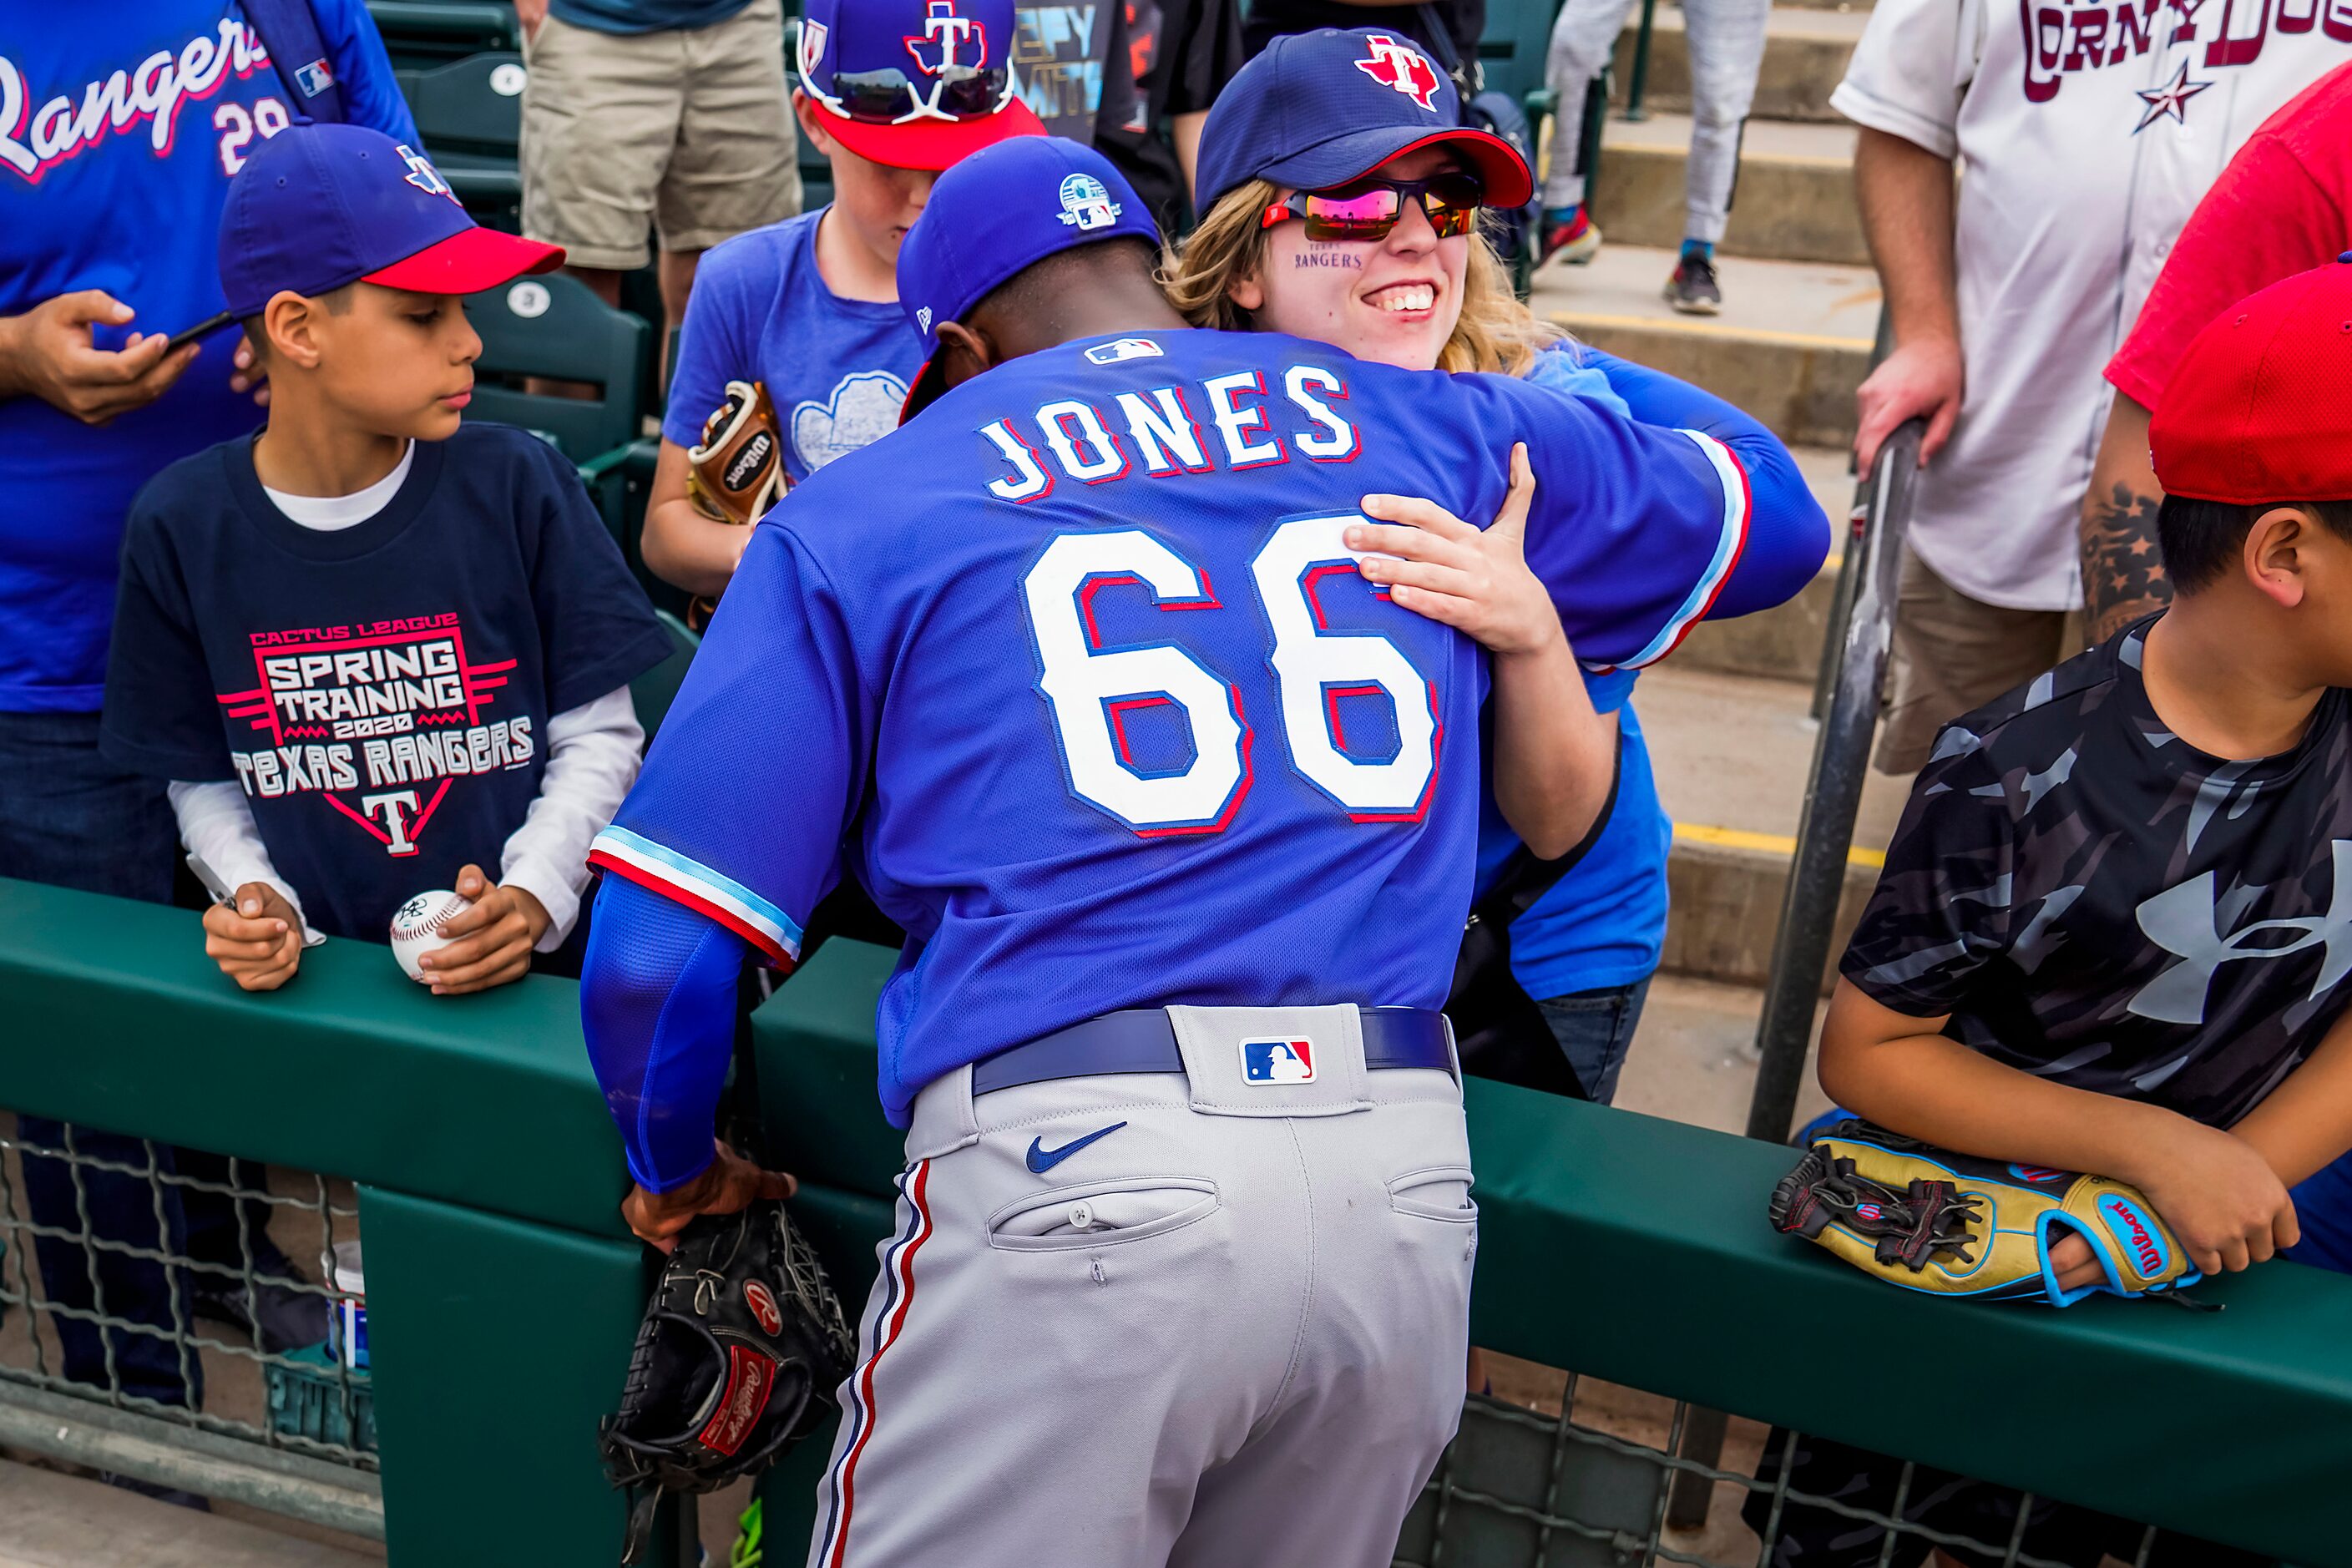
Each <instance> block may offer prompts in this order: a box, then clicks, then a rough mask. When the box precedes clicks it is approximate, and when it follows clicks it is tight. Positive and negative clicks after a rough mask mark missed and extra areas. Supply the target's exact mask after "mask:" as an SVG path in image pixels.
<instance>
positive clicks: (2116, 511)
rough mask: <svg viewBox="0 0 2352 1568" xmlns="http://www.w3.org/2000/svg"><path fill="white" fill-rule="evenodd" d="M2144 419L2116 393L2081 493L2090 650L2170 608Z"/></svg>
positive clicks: (2158, 494) (2143, 412)
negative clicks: (2157, 529)
mask: <svg viewBox="0 0 2352 1568" xmlns="http://www.w3.org/2000/svg"><path fill="white" fill-rule="evenodd" d="M2147 421H2148V411H2147V409H2146V408H2145V407H2143V406H2142V405H2139V404H2138V403H2136V402H2134V401H2133V400H2132V399H2131V398H2130V397H2129V396H2127V395H2125V394H2123V393H2120V392H2118V393H2116V405H2115V408H2114V409H2113V411H2112V412H2110V413H2109V414H2108V415H2107V433H2106V435H2105V437H2102V438H2101V440H2100V442H2099V455H2098V458H2096V459H2095V461H2094V462H2093V463H2092V465H2091V486H2090V489H2088V490H2086V491H2084V496H2083V621H2084V627H2083V630H2084V636H2085V637H2088V638H2089V639H2090V640H2091V642H2092V644H2093V645H2094V646H2095V645H2097V644H2099V643H2102V642H2105V640H2106V639H2107V638H2108V637H2113V636H2114V635H2115V634H2116V633H2117V632H2119V631H2121V630H2123V628H2124V627H2126V626H2129V625H2130V624H2131V623H2132V622H2134V621H2136V620H2137V619H2139V618H2140V617H2141V616H2145V615H2147V614H2148V613H2150V612H2151V611H2155V610H2160V609H2162V608H2164V607H2165V606H2166V605H2169V604H2170V603H2172V583H2171V581H2170V579H2168V578H2167V577H2166V576H2165V574H2164V556H2163V554H2162V552H2160V551H2159V550H2158V548H2157V542H2156V509H2157V507H2158V503H2160V502H2161V501H2162V500H2164V491H2163V489H2161V488H2160V487H2159V486H2158V484H2157V482H2156V468H2155V465H2154V464H2152V463H2151V462H2150V461H2149V460H2148V456H2147Z"/></svg>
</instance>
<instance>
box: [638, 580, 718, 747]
mask: <svg viewBox="0 0 2352 1568" xmlns="http://www.w3.org/2000/svg"><path fill="white" fill-rule="evenodd" d="M654 614H655V615H656V616H658V617H660V620H661V624H662V630H664V631H666V632H667V633H669V648H670V652H669V657H668V658H666V659H664V660H662V661H661V662H660V663H659V664H657V665H656V666H654V667H653V668H651V669H649V670H647V671H646V672H645V673H644V674H643V675H640V676H639V677H637V678H636V679H635V680H632V681H631V682H629V700H630V701H631V702H633V703H635V705H636V710H637V722H638V723H640V724H643V725H644V726H645V727H646V740H647V741H648V742H650V741H651V740H652V739H653V738H654V734H655V732H656V731H658V730H660V728H661V721H662V717H663V715H665V714H667V712H668V711H669V705H670V703H671V702H672V701H674V700H676V699H677V689H678V687H679V686H680V685H681V684H683V683H684V681H685V679H686V670H687V667H688V665H690V664H692V663H693V662H694V650H695V649H696V648H698V647H701V646H702V639H701V638H700V637H697V636H695V635H694V633H692V632H690V631H688V629H687V626H686V623H685V622H684V621H681V620H679V619H678V618H677V616H673V615H671V614H670V613H669V612H668V611H667V610H656V611H655V612H654Z"/></svg>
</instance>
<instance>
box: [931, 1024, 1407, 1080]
mask: <svg viewBox="0 0 2352 1568" xmlns="http://www.w3.org/2000/svg"><path fill="white" fill-rule="evenodd" d="M1358 1011H1359V1012H1360V1014H1361V1015H1362V1016H1363V1028H1364V1065H1365V1066H1366V1067H1368V1068H1371V1069H1372V1070H1374V1071H1375V1072H1378V1071H1380V1070H1381V1069H1383V1068H1429V1069H1431V1070H1433V1071H1436V1072H1444V1073H1450V1072H1452V1071H1453V1070H1454V1053H1453V1051H1452V1049H1451V1048H1450V1047H1449V1046H1448V1044H1447V1041H1446V1033H1445V1015H1444V1014H1443V1013H1440V1012H1438V1011H1436V1010H1435V1009H1434V1008H1430V1007H1363V1008H1360V1009H1358ZM1183 1070H1184V1056H1183V1053H1182V1052H1181V1051H1180V1050H1178V1049H1177V1048H1176V1026H1174V1025H1173V1024H1171V1023H1170V1022H1169V1021H1168V1015H1167V1013H1166V1012H1165V1011H1164V1010H1163V1009H1161V1008H1158V1007H1137V1008H1131V1009H1129V1010H1128V1011H1125V1012H1120V1013H1105V1014H1104V1015H1103V1016H1101V1017H1099V1018H1089V1019H1087V1021H1086V1022H1085V1023H1083V1024H1073V1025H1071V1026H1069V1027H1068V1028H1066V1029H1058V1030H1056V1031H1055V1032H1054V1033H1053V1034H1050V1035H1047V1036H1045V1037H1043V1038H1041V1039H1035V1040H1032V1041H1030V1042H1029V1043H1028V1044H1027V1045H1025V1046H1014V1047H1012V1048H1010V1049H1009V1050H1002V1051H999V1052H997V1053H996V1054H995V1055H994V1056H992V1057H990V1058H987V1059H986V1060H984V1061H980V1062H975V1063H974V1064H972V1069H971V1091H972V1093H974V1094H990V1093H993V1092H994V1091H995V1090H997V1089H1018V1088H1020V1087H1021V1086H1022V1085H1023V1084H1027V1083H1045V1082H1049V1081H1051V1080H1052V1079H1057V1078H1091V1077H1093V1076H1095V1075H1096V1074H1097V1073H1108V1072H1182V1071H1183Z"/></svg>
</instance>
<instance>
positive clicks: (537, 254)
mask: <svg viewBox="0 0 2352 1568" xmlns="http://www.w3.org/2000/svg"><path fill="white" fill-rule="evenodd" d="M562 265H563V247H562V246H560V245H542V244H541V243H540V242H539V241H538V240H535V239H525V238H523V237H521V236H520V235H514V234H503V233H500V232H499V230H497V229H495V228H468V229H461V230H459V231H458V232H457V233H456V234H453V235H451V236H450V237H448V238H446V239H445V240H442V241H440V242H439V243H437V244H435V245H428V246H426V247H425V248H424V249H422V250H420V251H418V252H417V253H416V254H415V255H414V256H411V257H407V258H404V259H402V260H399V261H395V262H394V263H393V264H392V265H391V266H389V267H382V268H377V269H376V270H375V271H373V272H370V273H368V274H366V275H365V276H363V277H362V279H360V281H361V282H362V283H381V284H382V285H383V286H384V287H385V288H387V289H409V290H410V291H412V292H414V293H418V294H478V293H480V292H481V291H482V290H483V289H495V288H497V287H498V286H499V284H501V283H510V282H512V281H513V280H514V279H518V278H520V277H521V276H522V275H523V274H524V273H526V272H552V271H554V270H555V269H556V268H559V267H561V266H562Z"/></svg>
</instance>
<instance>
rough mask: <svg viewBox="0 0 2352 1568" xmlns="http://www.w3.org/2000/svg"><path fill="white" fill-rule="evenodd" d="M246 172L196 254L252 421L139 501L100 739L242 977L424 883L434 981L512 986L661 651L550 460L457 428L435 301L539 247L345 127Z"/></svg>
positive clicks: (579, 846)
mask: <svg viewBox="0 0 2352 1568" xmlns="http://www.w3.org/2000/svg"><path fill="white" fill-rule="evenodd" d="M249 171H250V172H249V173H247V174H245V175H243V176H241V177H240V178H239V180H238V181H237V183H236V185H235V187H234V188H233V189H232V191H231V193H230V198H229V204H228V207H227V210H226V213H225V214H224V216H223V219H222V225H221V257H220V265H221V274H222V279H223V282H224V284H225V285H226V291H227V295H228V300H229V308H230V310H232V311H233V312H234V313H235V314H236V316H237V317H238V318H239V319H241V320H243V321H246V322H247V335H248V337H249V338H250V339H252V340H253V341H254V342H255V343H256V345H257V347H260V348H261V349H262V356H263V363H265V365H266V366H267V367H268V369H269V370H270V372H271V373H272V379H273V383H274V392H273V396H272V401H271V405H270V416H269V423H268V426H267V427H266V428H265V429H264V430H263V431H262V433H261V434H260V436H259V437H257V438H255V439H250V440H248V439H244V438H239V439H236V440H233V441H228V442H224V443H223V444H221V445H220V446H218V447H214V448H212V449H211V450H210V451H206V452H201V453H198V454H197V455H195V456H194V457H192V458H185V459H184V460H183V461H181V462H179V463H176V464H174V465H173V466H172V467H171V468H167V469H165V470H164V472H163V474H161V475H159V476H158V477H157V478H156V479H155V480H154V481H153V482H152V484H150V485H149V486H148V487H147V489H145V490H144V491H142V493H141V495H140V498H139V500H137V501H136V502H135V503H134V504H133V506H132V508H131V522H130V526H129V529H128V531H127V532H126V536H125V540H124V546H123V571H122V590H121V606H120V611H119V613H118V615H117V616H116V620H115V632H114V645H113V649H112V655H111V658H110V668H109V671H108V682H107V704H106V711H105V718H104V723H103V727H102V731H101V745H102V747H103V749H104V751H105V753H106V755H107V756H108V757H109V758H110V760H112V761H114V762H116V763H119V764H121V765H122V766H124V767H126V768H131V769H134V770H136V771H139V772H142V773H147V774H150V775H152V776H158V777H162V778H164V779H168V780H171V781H173V784H172V794H173V805H174V807H175V809H176V810H177V812H178V814H179V816H180V821H181V827H182V832H183V836H184V838H185V839H186V840H187V841H188V843H189V844H190V845H191V847H194V848H196V849H197V850H198V851H199V853H202V854H204V855H205V858H206V859H207V860H208V861H210V862H211V863H213V864H214V865H215V868H217V869H218V870H219V871H220V873H221V875H222V877H223V879H225V880H226V881H228V882H230V883H232V884H235V885H236V886H237V894H236V908H234V909H231V908H229V907H226V906H222V907H218V908H215V909H214V910H209V911H207V913H206V915H205V932H206V951H207V952H209V953H210V954H211V955H212V956H213V957H214V958H215V960H216V961H217V962H218V963H220V965H221V967H222V969H223V970H224V971H225V972H226V973H228V974H229V975H230V976H231V977H232V978H234V979H235V980H236V983H237V984H239V985H240V986H242V987H244V988H245V989H247V990H269V989H275V988H276V987H277V986H278V985H281V984H285V983H286V982H287V981H288V980H289V979H290V978H292V976H293V974H294V973H295V971H296V968H297V966H298V965H299V962H300V957H301V952H302V940H303V934H304V928H305V926H306V925H308V926H312V927H315V928H317V929H318V930H320V931H324V932H326V933H328V934H331V935H336V936H357V937H366V938H370V939H373V940H377V941H381V940H383V934H384V932H385V930H386V927H387V925H388V922H389V921H390V919H391V916H392V913H393V911H394V910H395V909H397V908H398V907H399V906H400V905H401V904H402V903H403V902H404V901H405V900H408V899H409V898H411V897H413V896H414V895H415V894H416V893H418V892H422V891H425V890H426V889H433V888H443V887H446V888H455V889H457V891H458V892H459V893H461V894H464V895H466V896H467V897H468V898H470V899H471V900H473V908H472V909H470V910H467V911H466V912H465V913H464V914H462V915H460V916H459V917H457V921H455V922H453V924H452V925H451V927H450V928H449V930H450V934H451V935H452V936H453V937H455V938H456V940H455V941H453V942H451V943H450V945H448V946H447V947H446V948H443V949H441V950H440V951H438V952H434V953H431V954H428V955H426V957H425V959H424V960H423V961H422V963H423V964H424V966H425V968H426V969H427V971H428V972H429V973H430V974H431V976H432V984H433V989H434V991H435V993H436V994H457V993H462V992H467V991H476V990H480V989H483V988H485V987H487V986H490V985H496V984H503V983H504V982H507V981H509V980H514V979H517V978H520V976H521V975H522V974H523V973H526V972H527V971H528V969H529V968H530V959H531V953H532V952H533V950H534V949H536V950H539V951H541V952H547V951H551V950H553V949H554V948H555V947H556V946H558V945H559V944H560V943H561V942H562V941H563V940H564V938H565V937H566V936H567V935H568V934H569V932H570V930H571V928H572V924H573V922H574V921H575V920H576V919H577V916H578V913H579V907H580V904H579V900H580V895H581V892H582V891H583V889H584V888H585V885H586V883H587V880H588V877H587V872H586V869H585V865H584V862H585V858H586V847H587V839H588V837H590V836H592V835H593V833H594V831H595V830H596V828H597V827H598V826H601V825H602V823H603V822H604V819H606V818H607V817H609V816H610V814H611V812H612V810H613V808H614V806H615V805H618V803H619V800H620V796H621V795H622V794H623V793H624V792H625V790H626V788H627V786H628V784H629V782H630V781H631V780H632V779H633V778H634V777H635V763H636V755H637V752H638V749H639V747H640V745H641V744H642V741H643V735H642V732H641V731H640V730H639V729H638V726H637V723H636V721H635V715H634V713H633V712H632V710H631V709H630V705H629V697H628V690H627V685H628V682H629V680H630V679H632V678H633V677H635V676H636V675H638V674H640V673H642V672H643V671H644V670H646V668H650V667H651V666H652V665H654V664H656V663H657V662H658V661H659V660H660V659H662V658H664V657H666V656H667V652H668V639H667V637H666V636H665V635H664V634H663V633H662V631H661V629H660V626H659V625H658V624H657V623H656V621H655V620H654V618H653V616H652V615H651V613H650V612H649V610H648V609H647V607H646V604H645V600H644V595H642V594H641V593H639V592H638V591H637V589H636V587H635V584H632V583H631V582H630V580H629V578H628V574H627V571H626V568H625V566H624V565H623V563H622V562H621V559H620V554H619V552H618V551H617V550H616V549H615V548H614V544H613V542H612V539H611V537H610V536H609V535H608V534H607V533H606V532H605V531H604V525H603V523H602V522H601V521H600V520H599V519H598V518H597V516H596V514H595V512H594V510H593V508H592V507H591V506H590V505H589V503H588V500H587V496H586V493H585V492H584V491H583V489H582V488H581V486H580V482H579V479H578V478H577V476H576V475H574V474H573V473H572V471H571V470H570V468H569V466H568V465H567V464H565V462H564V461H563V459H562V457H561V456H560V455H559V454H558V453H556V452H555V450H554V449H553V448H552V447H549V446H548V445H547V444H546V443H544V442H541V441H539V440H537V439H535V438H534V437H530V436H529V435H527V434H524V433H523V432H520V431H517V430H512V429H508V428H505V427H503V426H493V425H475V426H460V424H459V415H460V412H461V411H462V410H463V409H464V407H465V405H466V404H467V401H468V399H469V397H470V395H471V388H472V384H473V362H474V360H475V358H476V357H477V356H478V354H479V353H481V342H480V340H479V339H478V338H477V337H476V336H475V335H474V332H473V330H472V328H471V327H469V326H468V325H467V321H466V318H465V310H464V305H463V302H462V300H461V299H460V296H462V295H464V294H467V293H472V292H475V291H476V290H478V289H487V288H491V287H494V286H496V285H498V284H500V283H504V282H506V281H508V280H509V279H512V278H514V277H516V276H518V275H520V274H521V273H523V272H526V271H544V270H546V269H548V268H551V267H553V266H555V265H556V264H557V263H559V262H560V261H561V260H562V251H560V250H558V249H556V248H555V247H552V246H546V245H541V244H538V243H535V242H532V241H529V240H523V239H519V238H517V237H513V236H510V235H502V234H499V233H496V232H494V231H491V230H487V229H482V228H478V227H476V226H474V224H473V222H472V221H471V220H470V219H468V218H467V216H466V215H465V212H464V210H463V209H462V208H461V207H459V206H458V205H457V201H456V199H455V198H454V197H453V196H452V195H451V194H450V192H449V188H448V186H447V184H446V183H445V182H444V181H443V180H442V179H441V177H440V175H439V174H437V173H436V171H435V170H434V168H433V165H432V164H431V163H428V162H426V161H425V159H424V158H423V157H422V156H420V155H419V154H417V153H415V152H414V151H413V150H411V149H409V148H408V147H405V146H403V145H399V144H395V143H394V142H392V141H391V140H389V139H388V138H386V137H383V136H382V135H379V134H377V133H376V132H372V131H367V130H363V129H361V128H359V127H356V126H347V125H321V126H309V127H303V128H299V129H297V130H295V131H291V132H288V133H287V134H286V135H285V136H284V137H283V138H281V139H280V140H279V141H278V142H273V143H271V144H270V145H269V146H268V147H267V148H265V149H264V150H263V151H261V152H260V153H256V154H255V156H254V158H253V160H252V162H251V163H250V165H249ZM265 345H266V346H265ZM486 865H495V866H497V867H499V879H497V880H496V881H493V880H492V879H491V878H490V876H489V875H488V874H487V873H486V872H485V871H484V870H483V869H482V868H483V867H484V866H486Z"/></svg>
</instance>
